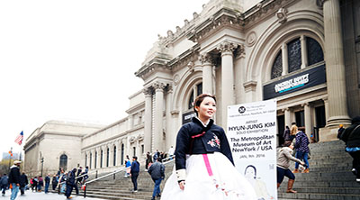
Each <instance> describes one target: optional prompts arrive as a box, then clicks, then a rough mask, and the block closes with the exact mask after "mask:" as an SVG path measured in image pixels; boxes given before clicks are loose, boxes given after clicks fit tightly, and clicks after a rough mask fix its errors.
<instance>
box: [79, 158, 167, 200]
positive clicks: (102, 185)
mask: <svg viewBox="0 0 360 200" xmlns="http://www.w3.org/2000/svg"><path fill="white" fill-rule="evenodd" d="M173 167H174V162H170V163H168V164H166V165H165V178H166V179H167V178H168V177H169V176H170V175H171V173H172V171H173ZM124 173H125V172H120V173H118V174H116V176H115V179H114V178H113V176H111V177H108V178H106V179H104V180H101V181H97V182H94V183H91V184H89V185H88V186H87V188H86V196H87V197H94V198H102V199H114V200H139V199H151V197H152V192H153V189H154V182H153V181H152V179H151V177H150V175H149V174H148V172H146V171H140V174H139V177H138V192H137V193H133V192H132V191H131V190H132V189H133V184H132V182H131V178H130V177H128V178H125V177H124ZM165 181H166V180H165ZM165 181H162V182H161V185H160V187H161V191H162V189H163V187H164V185H165ZM74 194H75V193H74V192H73V195H74ZM80 195H81V196H83V191H81V192H80Z"/></svg>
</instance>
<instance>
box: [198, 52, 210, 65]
mask: <svg viewBox="0 0 360 200" xmlns="http://www.w3.org/2000/svg"><path fill="white" fill-rule="evenodd" d="M199 60H200V62H201V63H202V64H205V63H211V62H212V56H211V55H210V54H209V53H204V54H201V55H200V56H199Z"/></svg>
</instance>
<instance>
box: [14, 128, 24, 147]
mask: <svg viewBox="0 0 360 200" xmlns="http://www.w3.org/2000/svg"><path fill="white" fill-rule="evenodd" d="M23 139H24V132H23V131H21V133H20V135H18V136H17V137H16V139H15V143H17V144H18V145H21V144H22V141H23Z"/></svg>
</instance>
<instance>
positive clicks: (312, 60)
mask: <svg viewBox="0 0 360 200" xmlns="http://www.w3.org/2000/svg"><path fill="white" fill-rule="evenodd" d="M306 46H307V57H308V64H309V66H310V65H313V64H316V63H318V62H321V61H323V60H324V53H323V51H322V48H321V46H320V44H319V43H318V42H317V41H316V40H314V39H312V38H310V37H306Z"/></svg>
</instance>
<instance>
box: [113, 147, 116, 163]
mask: <svg viewBox="0 0 360 200" xmlns="http://www.w3.org/2000/svg"><path fill="white" fill-rule="evenodd" d="M113 158H114V159H113V161H114V162H113V166H116V146H114V157H113Z"/></svg>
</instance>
